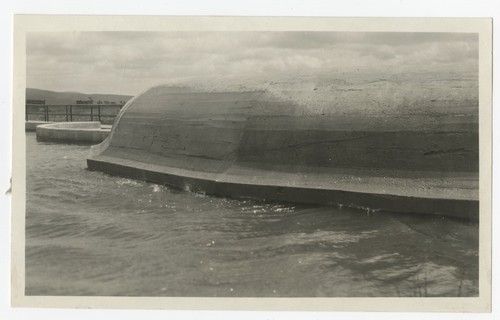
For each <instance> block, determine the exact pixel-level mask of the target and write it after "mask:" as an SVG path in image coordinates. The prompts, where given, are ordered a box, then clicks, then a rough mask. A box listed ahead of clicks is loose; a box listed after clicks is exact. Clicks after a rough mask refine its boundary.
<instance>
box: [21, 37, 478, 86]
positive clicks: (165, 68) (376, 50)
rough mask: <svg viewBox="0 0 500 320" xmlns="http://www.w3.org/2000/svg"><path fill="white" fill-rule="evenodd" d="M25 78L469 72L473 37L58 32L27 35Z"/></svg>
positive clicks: (138, 80) (147, 79) (130, 80)
mask: <svg viewBox="0 0 500 320" xmlns="http://www.w3.org/2000/svg"><path fill="white" fill-rule="evenodd" d="M26 53H27V86H28V87H31V88H39V89H48V90H54V91H79V92H85V93H116V94H130V95H135V94H137V93H139V92H141V91H143V90H145V89H147V88H149V87H151V86H153V85H157V84H162V83H172V82H176V81H178V80H179V81H185V80H186V79H204V78H206V79H210V78H214V77H215V78H217V77H229V78H232V79H238V78H239V77H241V78H246V77H252V78H257V79H260V78H262V79H265V80H272V79H273V78H274V77H287V76H296V75H315V74H335V73H339V72H355V71H358V72H375V73H377V72H396V73H397V72H428V71H438V72H470V71H472V72H475V71H477V68H478V61H477V59H478V38H477V35H474V34H458V33H455V34H452V33H396V32H395V33H365V32H64V33H54V32H51V33H30V34H28V37H27V52H26Z"/></svg>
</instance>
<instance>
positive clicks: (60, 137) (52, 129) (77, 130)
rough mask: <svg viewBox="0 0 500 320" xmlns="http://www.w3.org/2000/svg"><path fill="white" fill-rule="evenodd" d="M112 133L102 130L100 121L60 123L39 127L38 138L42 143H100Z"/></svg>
mask: <svg viewBox="0 0 500 320" xmlns="http://www.w3.org/2000/svg"><path fill="white" fill-rule="evenodd" d="M110 131H111V130H110V129H103V128H101V123H100V122H98V121H94V122H58V123H51V124H44V125H39V126H37V127H36V137H37V139H38V140H42V141H60V142H73V143H99V142H102V141H103V140H104V139H106V137H107V136H108V135H109V133H110Z"/></svg>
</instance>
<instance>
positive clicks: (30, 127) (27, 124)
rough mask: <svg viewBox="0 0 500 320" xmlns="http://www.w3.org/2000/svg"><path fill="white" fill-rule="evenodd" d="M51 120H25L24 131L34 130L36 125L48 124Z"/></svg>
mask: <svg viewBox="0 0 500 320" xmlns="http://www.w3.org/2000/svg"><path fill="white" fill-rule="evenodd" d="M49 123H52V122H47V121H26V122H25V125H24V131H27V132H34V131H36V127H37V126H39V125H42V124H49Z"/></svg>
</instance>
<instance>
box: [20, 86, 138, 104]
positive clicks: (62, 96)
mask: <svg viewBox="0 0 500 320" xmlns="http://www.w3.org/2000/svg"><path fill="white" fill-rule="evenodd" d="M89 97H92V100H94V103H97V101H99V100H101V101H110V102H111V101H113V102H115V103H117V104H118V103H120V101H124V102H127V101H128V100H130V99H131V98H132V96H126V95H118V94H98V93H92V94H90V93H81V92H57V91H49V90H41V89H34V88H26V99H30V100H31V99H33V100H45V103H46V104H75V103H76V100H87V99H88V98H89Z"/></svg>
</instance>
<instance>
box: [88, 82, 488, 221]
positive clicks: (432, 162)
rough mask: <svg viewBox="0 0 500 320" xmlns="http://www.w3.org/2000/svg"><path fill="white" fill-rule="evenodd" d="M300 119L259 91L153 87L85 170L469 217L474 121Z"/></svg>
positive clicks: (190, 186)
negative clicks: (209, 90) (208, 90)
mask: <svg viewBox="0 0 500 320" xmlns="http://www.w3.org/2000/svg"><path fill="white" fill-rule="evenodd" d="M302 111H303V106H302V105H300V104H299V103H296V102H295V101H293V100H287V99H283V97H277V96H276V95H273V94H270V93H269V92H266V91H240V92H236V91H234V92H233V91H231V92H204V91H200V90H193V89H189V88H168V87H156V88H153V89H151V90H149V91H148V92H146V93H144V94H142V95H140V96H138V97H136V98H134V99H132V100H131V101H130V102H129V103H128V104H127V105H126V106H125V107H124V108H123V109H122V112H121V113H120V114H119V115H118V117H117V120H116V121H115V125H114V127H113V129H112V132H111V134H110V135H109V137H108V138H107V139H106V140H105V141H104V142H103V143H101V144H100V145H98V146H94V147H93V148H92V156H91V157H90V158H89V159H88V160H87V163H88V167H89V169H92V170H99V171H104V172H108V173H110V174H116V175H121V176H127V177H131V178H137V179H143V180H148V181H153V182H156V183H162V184H167V185H170V186H174V187H177V188H181V189H185V190H190V191H195V192H204V193H207V194H211V195H216V196H228V197H238V198H263V199H269V200H277V201H286V202H303V203H317V204H325V205H337V206H350V207H357V208H362V209H365V210H368V211H378V210H382V211H392V212H414V213H425V214H440V215H446V216H452V217H459V218H471V219H476V218H478V213H479V201H478V199H479V191H478V184H479V178H478V176H479V174H478V173H479V147H478V124H477V115H474V114H469V115H454V114H438V115H436V114H434V115H425V114H423V115H422V114H420V115H380V114H372V115H359V114H358V115H352V114H351V115H349V114H343V115H338V114H324V113H322V114H307V115H306V114H304V113H303V112H302Z"/></svg>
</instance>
